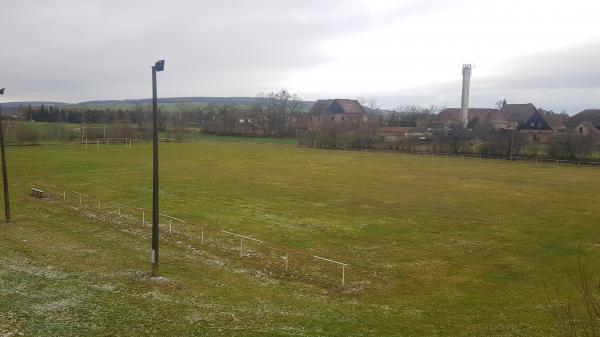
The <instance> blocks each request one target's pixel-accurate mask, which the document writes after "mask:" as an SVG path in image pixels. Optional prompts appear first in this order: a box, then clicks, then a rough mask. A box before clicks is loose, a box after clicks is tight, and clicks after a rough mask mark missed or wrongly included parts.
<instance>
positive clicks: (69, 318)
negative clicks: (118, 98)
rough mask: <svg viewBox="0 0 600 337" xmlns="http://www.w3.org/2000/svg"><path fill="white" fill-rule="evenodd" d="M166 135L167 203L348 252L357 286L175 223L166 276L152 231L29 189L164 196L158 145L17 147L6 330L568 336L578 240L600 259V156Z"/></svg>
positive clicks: (2, 321) (142, 202) (2, 309)
mask: <svg viewBox="0 0 600 337" xmlns="http://www.w3.org/2000/svg"><path fill="white" fill-rule="evenodd" d="M160 151H161V156H160V162H161V166H160V169H161V186H160V191H161V194H160V197H161V212H164V213H166V214H169V215H172V216H176V217H178V218H182V219H186V220H189V221H192V222H194V223H198V224H206V225H211V226H217V227H220V228H223V229H225V230H228V231H234V232H237V233H241V234H247V235H251V236H253V237H256V238H260V239H264V240H268V241H270V242H273V243H276V244H281V245H287V246H290V247H295V248H298V249H303V250H306V251H310V252H312V253H314V254H319V255H322V256H325V257H329V258H332V259H336V260H340V261H343V262H346V263H348V264H349V265H350V266H349V267H348V269H347V271H346V272H347V273H346V278H347V279H346V280H347V284H346V286H345V287H341V286H340V284H339V277H340V274H339V268H337V267H332V266H328V265H327V264H318V263H319V262H315V261H313V260H311V259H307V258H304V259H300V258H298V259H297V260H294V259H295V257H294V256H292V257H291V258H290V267H291V271H290V272H289V273H286V272H283V271H281V266H280V265H278V264H277V263H278V262H273V261H275V260H273V259H268V258H265V259H264V261H263V260H261V259H260V258H258V257H256V256H244V257H240V256H239V254H237V253H236V250H235V249H236V248H237V246H238V245H239V243H238V242H237V241H231V242H228V241H226V240H224V241H222V242H223V243H222V245H221V246H220V247H215V246H209V245H207V246H195V248H194V247H188V245H189V243H188V242H187V241H185V240H179V239H177V238H169V237H166V238H165V239H164V240H163V241H162V246H161V268H160V273H161V278H150V277H149V275H148V273H147V272H148V271H149V267H150V262H149V248H150V247H149V245H150V242H149V240H148V239H147V235H146V234H147V233H140V231H142V230H138V231H133V230H124V229H123V228H122V226H119V225H115V224H110V223H108V222H106V221H99V220H94V219H91V218H89V217H83V216H81V215H80V214H79V213H78V212H77V211H75V210H73V209H71V208H69V207H65V206H62V205H60V204H58V203H57V202H55V201H53V200H39V199H33V198H31V197H29V196H28V192H29V191H28V188H29V187H32V186H37V185H38V184H40V183H41V182H45V183H50V184H55V185H57V186H60V187H64V188H66V189H68V190H75V191H81V192H85V193H88V194H90V195H93V196H97V197H98V198H101V199H103V200H114V201H117V202H120V203H125V204H129V205H134V206H137V207H150V206H151V146H150V144H134V146H133V149H131V150H126V149H125V148H124V147H121V146H112V147H110V148H109V149H108V150H107V149H102V151H99V152H98V151H97V150H96V149H88V150H85V149H84V148H83V147H81V146H76V145H59V146H33V147H10V148H9V149H8V156H9V160H10V163H9V170H10V171H9V174H10V178H11V193H12V206H13V218H14V221H13V223H11V224H2V225H0V230H1V232H0V303H2V305H0V336H18V335H20V334H23V335H33V336H165V335H172V336H205V335H206V336H474V335H475V336H479V335H480V336H543V335H553V334H554V330H553V320H552V317H551V315H550V313H549V311H548V300H549V299H550V300H552V299H554V298H556V297H557V295H556V294H557V292H558V294H559V297H563V296H564V297H565V298H566V297H568V296H574V295H575V293H576V291H575V289H574V288H573V286H572V285H571V282H570V280H569V278H568V276H567V271H569V272H575V270H576V267H577V256H578V246H581V254H582V256H583V260H584V262H585V265H586V267H587V269H588V272H589V274H590V275H598V274H599V273H600V259H598V258H599V257H600V227H599V226H598V223H599V222H600V203H598V201H597V199H598V195H600V185H599V184H598V183H597V182H598V180H599V178H600V171H598V169H592V168H576V167H562V166H558V167H557V166H552V165H548V166H535V165H533V164H530V163H510V162H497V161H487V160H472V159H454V158H450V159H447V158H429V157H418V156H412V155H399V154H385V153H354V152H336V151H321V150H305V149H298V148H295V147H293V146H269V145H253V144H244V143H242V142H231V143H216V142H208V143H183V144H176V143H163V144H161V145H160ZM190 230H191V231H192V232H194V233H195V234H198V230H199V228H191V229H190ZM228 247H229V248H228ZM248 249H249V250H255V251H256V252H263V253H264V254H267V253H265V251H264V249H263V248H261V247H259V246H258V245H255V246H252V245H250V246H249V247H248ZM263 262H264V264H263ZM269 263H270V264H269ZM303 268H304V269H303ZM305 269H306V272H305V273H304V270H305ZM320 276H321V277H320Z"/></svg>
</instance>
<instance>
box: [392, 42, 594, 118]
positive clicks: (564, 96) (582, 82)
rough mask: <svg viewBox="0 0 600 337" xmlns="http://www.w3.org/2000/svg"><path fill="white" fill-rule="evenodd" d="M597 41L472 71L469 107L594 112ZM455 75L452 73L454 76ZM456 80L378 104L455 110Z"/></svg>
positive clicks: (458, 86)
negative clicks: (488, 71)
mask: <svg viewBox="0 0 600 337" xmlns="http://www.w3.org/2000/svg"><path fill="white" fill-rule="evenodd" d="M599 59H600V39H598V40H593V41H588V42H586V43H582V44H578V45H575V46H571V47H569V48H566V49H560V50H554V51H548V52H543V53H531V54H529V55H526V56H521V57H518V58H514V59H512V60H508V61H506V62H503V63H501V64H500V65H499V66H498V67H497V69H495V70H494V71H493V72H492V73H493V74H494V75H487V76H484V77H480V76H478V70H479V69H478V68H477V67H476V68H475V69H474V71H473V77H472V80H471V95H470V102H471V104H470V105H471V106H473V107H475V106H476V107H493V106H494V102H496V101H497V100H499V99H503V98H506V99H507V100H508V101H509V102H513V103H529V102H531V103H534V104H535V105H537V106H538V107H542V108H544V109H553V110H555V111H557V112H558V111H562V110H566V111H567V112H569V113H571V114H573V113H577V112H579V111H581V110H584V109H587V108H598V107H600V63H598V62H597V60H599ZM457 75H459V74H458V72H457ZM460 95H461V78H460V76H457V78H456V80H454V81H448V82H444V83H434V84H430V85H427V86H422V87H417V88H412V89H408V90H404V91H402V92H397V93H395V94H384V95H382V96H381V102H382V104H383V105H385V106H388V107H393V106H395V105H400V104H409V103H410V104H422V105H429V104H436V105H445V106H449V107H458V106H459V105H460Z"/></svg>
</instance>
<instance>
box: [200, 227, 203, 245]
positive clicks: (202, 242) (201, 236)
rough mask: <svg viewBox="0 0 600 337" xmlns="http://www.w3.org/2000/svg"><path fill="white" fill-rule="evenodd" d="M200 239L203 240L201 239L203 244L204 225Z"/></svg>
mask: <svg viewBox="0 0 600 337" xmlns="http://www.w3.org/2000/svg"><path fill="white" fill-rule="evenodd" d="M200 239H201V240H202V241H201V242H202V244H204V227H202V233H201V238H200Z"/></svg>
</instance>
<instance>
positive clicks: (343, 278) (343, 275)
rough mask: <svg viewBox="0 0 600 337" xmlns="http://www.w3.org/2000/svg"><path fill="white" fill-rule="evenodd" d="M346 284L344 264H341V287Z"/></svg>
mask: <svg viewBox="0 0 600 337" xmlns="http://www.w3.org/2000/svg"><path fill="white" fill-rule="evenodd" d="M345 286H346V266H344V265H342V287H345Z"/></svg>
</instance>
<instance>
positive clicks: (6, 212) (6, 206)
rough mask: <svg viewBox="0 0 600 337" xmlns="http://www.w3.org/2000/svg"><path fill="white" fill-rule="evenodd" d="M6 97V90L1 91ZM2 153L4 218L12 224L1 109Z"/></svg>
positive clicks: (0, 146) (0, 136)
mask: <svg viewBox="0 0 600 337" xmlns="http://www.w3.org/2000/svg"><path fill="white" fill-rule="evenodd" d="M0 95H4V88H2V89H0ZM0 152H1V153H2V182H3V185H4V216H5V217H6V223H9V222H10V198H9V195H8V175H7V174H6V155H5V154H4V128H3V127H2V110H1V109H0Z"/></svg>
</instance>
